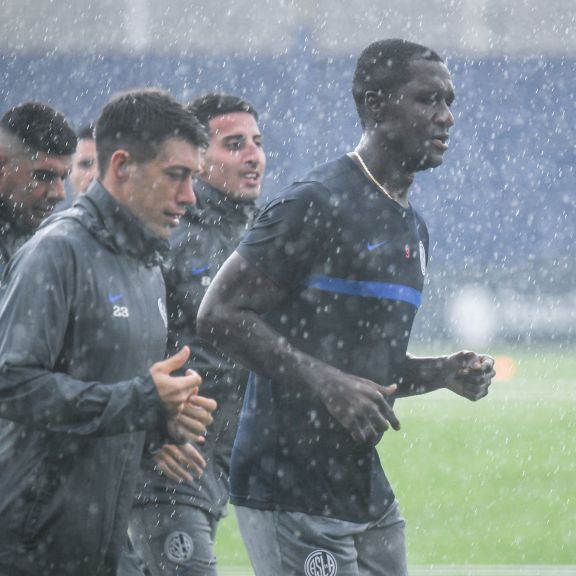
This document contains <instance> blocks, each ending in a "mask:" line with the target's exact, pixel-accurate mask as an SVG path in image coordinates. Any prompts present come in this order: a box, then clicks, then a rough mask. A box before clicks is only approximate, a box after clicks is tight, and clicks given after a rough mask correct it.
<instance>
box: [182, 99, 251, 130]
mask: <svg viewBox="0 0 576 576" xmlns="http://www.w3.org/2000/svg"><path fill="white" fill-rule="evenodd" d="M188 110H190V112H192V114H194V116H196V118H198V120H199V122H200V124H202V126H204V127H205V128H206V130H208V129H209V122H210V120H212V118H217V117H218V116H223V115H224V114H232V113H233V112H247V113H248V114H251V115H252V116H253V117H254V120H256V122H258V112H256V109H255V108H254V106H252V104H250V103H249V102H246V100H243V99H242V98H240V97H238V96H231V95H230V94H223V93H210V94H205V95H204V96H200V97H199V98H196V99H195V100H193V101H192V102H190V104H188Z"/></svg>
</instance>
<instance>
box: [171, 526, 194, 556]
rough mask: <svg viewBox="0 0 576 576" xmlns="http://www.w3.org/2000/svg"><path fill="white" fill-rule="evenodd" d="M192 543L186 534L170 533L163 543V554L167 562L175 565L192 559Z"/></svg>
mask: <svg viewBox="0 0 576 576" xmlns="http://www.w3.org/2000/svg"><path fill="white" fill-rule="evenodd" d="M193 552H194V542H193V541H192V538H191V537H190V535H189V534H186V532H172V533H171V534H169V535H168V537H167V538H166V540H165V541H164V553H165V554H166V556H167V557H168V560H170V561H171V562H174V563H175V564H183V563H184V562H186V561H187V560H190V558H192V553H193Z"/></svg>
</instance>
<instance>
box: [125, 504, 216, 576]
mask: <svg viewBox="0 0 576 576" xmlns="http://www.w3.org/2000/svg"><path fill="white" fill-rule="evenodd" d="M216 528H217V522H216V520H215V519H214V518H213V517H212V516H210V515H209V514H207V513H206V512H205V511H204V510H201V509H200V508H195V507H193V506H184V505H181V504H176V505H169V504H165V505H154V506H144V507H140V506H137V507H135V508H133V509H132V514H131V518H130V526H129V530H128V533H129V535H130V542H131V544H132V548H133V554H132V558H129V557H128V556H129V555H130V554H129V552H128V551H125V554H124V556H125V557H124V558H123V560H124V563H121V566H120V568H122V564H124V567H125V568H124V573H122V571H121V570H119V571H118V576H129V575H130V576H131V575H132V574H134V575H135V574H136V573H135V572H129V571H127V570H126V568H127V567H128V566H129V565H132V566H133V567H134V560H135V558H136V557H137V558H138V563H139V564H140V565H141V567H140V571H141V574H145V575H146V576H176V575H178V576H217V571H216V557H215V555H214V539H215V537H216Z"/></svg>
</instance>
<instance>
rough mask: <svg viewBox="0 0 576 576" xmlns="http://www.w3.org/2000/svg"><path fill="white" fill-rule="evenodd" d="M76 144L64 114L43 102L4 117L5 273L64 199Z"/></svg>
mask: <svg viewBox="0 0 576 576" xmlns="http://www.w3.org/2000/svg"><path fill="white" fill-rule="evenodd" d="M76 143H77V139H76V135H75V134H74V131H73V130H72V128H70V126H69V124H68V122H67V121H66V119H65V118H64V116H62V114H60V113H59V112H57V111H56V110H54V109H53V108H51V107H50V106H48V105H46V104H43V103H41V102H24V103H23V104H20V105H18V106H13V107H12V108H10V109H9V110H8V111H7V112H5V113H4V115H3V116H2V118H0V274H1V273H2V271H3V270H4V268H5V267H6V264H7V263H8V260H10V257H11V256H12V254H14V252H16V250H17V249H18V248H19V247H20V246H21V245H22V244H24V242H25V241H26V240H27V239H28V238H29V237H30V236H31V235H32V234H33V233H34V230H36V228H38V226H39V225H40V223H41V222H42V220H43V219H44V218H46V217H47V216H48V215H49V214H50V213H51V212H52V211H53V210H54V209H55V207H56V206H57V205H58V203H59V202H61V201H62V200H63V199H64V180H65V179H66V177H67V176H68V172H69V170H70V167H71V166H72V154H73V153H74V150H75V149H76Z"/></svg>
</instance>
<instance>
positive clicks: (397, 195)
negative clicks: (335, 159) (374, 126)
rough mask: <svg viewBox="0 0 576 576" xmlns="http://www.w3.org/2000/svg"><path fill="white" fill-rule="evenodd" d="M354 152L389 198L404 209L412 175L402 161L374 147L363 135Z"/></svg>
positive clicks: (381, 147)
mask: <svg viewBox="0 0 576 576" xmlns="http://www.w3.org/2000/svg"><path fill="white" fill-rule="evenodd" d="M354 152H356V154H358V155H359V156H360V158H361V159H362V161H363V163H364V166H365V168H366V169H367V170H368V171H369V172H370V174H371V175H372V177H373V178H374V179H375V180H376V181H377V182H378V183H379V184H380V186H382V187H383V188H385V189H386V191H387V192H388V194H389V195H390V197H391V198H392V199H393V200H395V201H396V202H398V204H400V205H401V206H403V207H404V208H407V207H408V194H409V191H410V186H411V185H412V182H413V181H414V173H413V172H408V171H407V170H406V168H405V167H404V166H403V165H402V164H403V163H402V161H401V160H400V159H398V158H396V157H395V156H394V155H393V154H390V153H389V152H387V151H386V150H385V149H384V147H383V146H381V145H376V144H375V143H374V142H372V141H371V140H370V139H369V138H367V137H366V135H364V136H363V137H362V139H361V140H360V142H359V144H358V146H356V148H355V149H354Z"/></svg>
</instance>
